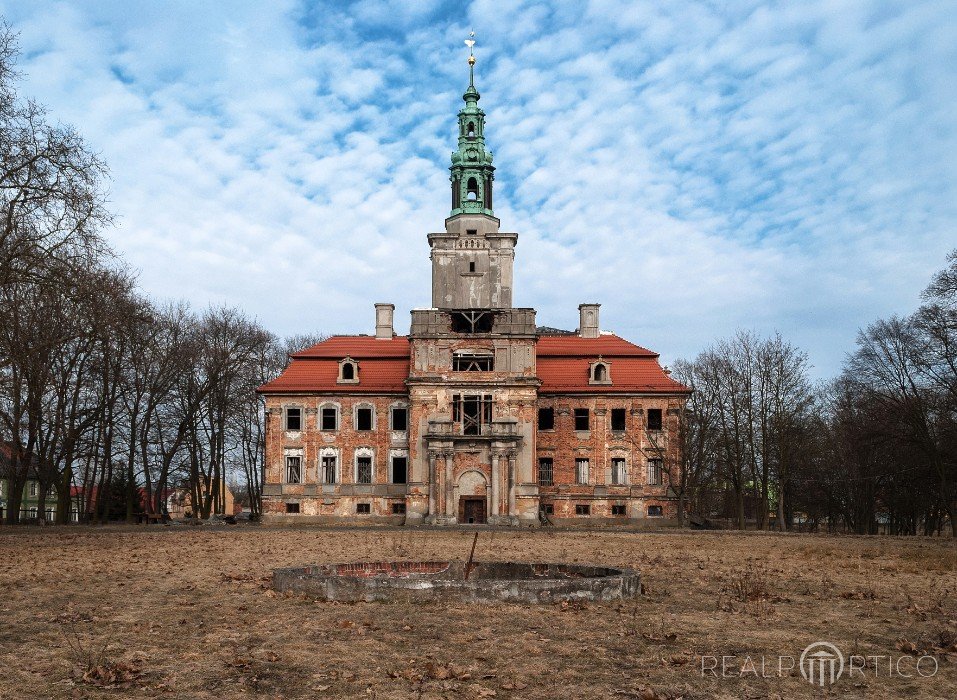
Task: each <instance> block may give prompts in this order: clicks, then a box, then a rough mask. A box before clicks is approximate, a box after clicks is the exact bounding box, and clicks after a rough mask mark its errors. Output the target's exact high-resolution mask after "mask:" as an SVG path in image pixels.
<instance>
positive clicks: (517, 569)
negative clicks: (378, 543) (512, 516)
mask: <svg viewBox="0 0 957 700" xmlns="http://www.w3.org/2000/svg"><path fill="white" fill-rule="evenodd" d="M465 568H466V563H465V562H463V561H423V562H407V561H396V562H359V563H354V564H315V565H312V566H301V567H294V568H289V569H276V570H275V571H273V588H274V589H275V590H277V591H296V592H300V593H308V594H309V595H313V596H316V597H318V598H321V599H324V600H340V601H359V600H365V601H390V600H399V601H412V602H423V601H430V600H465V601H469V602H497V601H505V602H512V603H551V602H556V601H563V600H564V601H573V600H582V601H603V600H621V599H622V598H632V597H634V596H636V595H638V593H639V592H640V588H641V586H640V581H639V575H638V572H637V571H634V570H632V569H613V568H609V567H605V566H589V565H582V564H536V563H530V562H494V561H479V562H473V563H472V566H471V569H470V570H469V575H468V578H466V577H465Z"/></svg>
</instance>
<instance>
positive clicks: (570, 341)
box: [535, 333, 658, 357]
mask: <svg viewBox="0 0 957 700" xmlns="http://www.w3.org/2000/svg"><path fill="white" fill-rule="evenodd" d="M535 353H536V355H537V356H538V357H546V356H552V355H556V356H562V357H594V356H596V355H602V356H604V357H658V353H656V352H652V351H651V350H648V349H646V348H643V347H641V346H639V345H635V344H634V343H629V342H628V341H627V340H625V339H624V338H619V337H618V336H617V335H614V334H611V333H604V334H602V335H600V336H598V337H597V338H582V337H581V336H580V335H543V336H539V338H538V343H537V344H536V346H535Z"/></svg>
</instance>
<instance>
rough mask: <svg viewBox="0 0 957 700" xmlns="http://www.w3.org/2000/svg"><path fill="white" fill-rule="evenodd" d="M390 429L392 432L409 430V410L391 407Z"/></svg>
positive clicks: (401, 407)
mask: <svg viewBox="0 0 957 700" xmlns="http://www.w3.org/2000/svg"><path fill="white" fill-rule="evenodd" d="M392 429H393V430H408V429H409V409H407V408H405V407H403V406H393V407H392Z"/></svg>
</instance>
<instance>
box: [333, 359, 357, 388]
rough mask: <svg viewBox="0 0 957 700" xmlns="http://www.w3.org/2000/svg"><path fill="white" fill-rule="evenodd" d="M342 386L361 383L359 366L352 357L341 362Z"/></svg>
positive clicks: (340, 375) (340, 380)
mask: <svg viewBox="0 0 957 700" xmlns="http://www.w3.org/2000/svg"><path fill="white" fill-rule="evenodd" d="M337 381H338V382H339V383H340V384H358V383H359V364H358V363H357V362H356V361H355V360H353V359H352V358H351V357H347V358H345V359H343V360H340V361H339V379H338V380H337Z"/></svg>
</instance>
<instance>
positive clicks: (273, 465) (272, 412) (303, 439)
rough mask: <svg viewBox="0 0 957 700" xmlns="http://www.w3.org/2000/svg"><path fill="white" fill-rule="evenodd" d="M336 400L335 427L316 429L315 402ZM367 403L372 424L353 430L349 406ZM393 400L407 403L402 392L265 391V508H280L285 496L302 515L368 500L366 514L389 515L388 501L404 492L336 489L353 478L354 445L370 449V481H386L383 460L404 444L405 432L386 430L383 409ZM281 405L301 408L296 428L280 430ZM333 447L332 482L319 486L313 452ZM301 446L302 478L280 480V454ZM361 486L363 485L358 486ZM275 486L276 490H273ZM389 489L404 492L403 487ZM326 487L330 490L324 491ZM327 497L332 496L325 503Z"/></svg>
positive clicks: (351, 507) (348, 508)
mask: <svg viewBox="0 0 957 700" xmlns="http://www.w3.org/2000/svg"><path fill="white" fill-rule="evenodd" d="M323 404H326V405H328V404H336V405H337V406H338V407H339V424H338V429H337V430H335V431H324V430H320V429H319V407H320V406H321V405H323ZM360 405H361V406H370V407H372V408H373V409H374V416H375V418H374V422H373V430H357V429H356V424H355V416H356V413H355V408H356V407H357V406H360ZM394 405H404V406H406V407H408V399H407V397H405V396H403V395H398V394H393V395H383V396H366V395H350V394H339V395H335V396H331V395H330V396H295V395H289V396H285V395H283V396H277V395H273V396H267V397H266V409H267V415H266V430H267V434H266V473H265V479H264V485H265V486H266V488H265V489H264V490H265V491H266V494H267V495H264V498H263V510H264V512H266V513H285V512H286V505H285V504H286V503H287V502H289V501H294V502H298V503H299V504H300V512H301V513H302V514H304V515H330V516H332V515H335V516H355V514H356V508H355V504H356V503H370V505H371V506H372V512H371V515H373V516H375V515H379V516H384V515H389V516H391V515H392V508H391V504H392V503H394V502H404V501H405V499H404V495H400V494H398V493H396V494H389V495H386V494H381V493H379V494H373V493H362V494H354V493H353V494H349V495H343V494H342V491H343V489H342V486H348V485H354V484H355V483H356V478H355V477H356V473H355V463H356V460H355V458H356V451H357V450H359V449H363V448H364V449H371V451H372V466H373V477H372V482H373V485H385V484H388V483H389V462H390V455H391V454H392V451H393V450H406V451H407V450H408V432H407V431H405V432H398V431H392V430H390V416H389V411H390V409H391V408H392V406H394ZM286 407H299V408H302V409H303V415H302V430H300V431H296V432H291V431H286V430H284V427H285V426H284V425H283V419H284V418H283V417H284V409H285V408H286ZM326 447H330V448H336V449H337V451H338V458H339V461H338V468H339V474H338V484H337V485H336V486H335V487H333V488H332V489H329V488H328V487H326V488H325V489H324V488H323V486H322V485H321V484H320V476H319V455H320V453H321V451H322V449H323V448H326ZM297 449H301V450H302V457H303V479H302V482H303V483H301V484H286V483H284V479H285V474H284V471H285V454H286V451H287V450H297ZM364 488H367V487H364ZM277 490H281V494H277V493H275V492H276V491H277ZM392 490H393V491H399V492H404V487H396V488H394V489H392ZM325 491H331V492H325ZM327 501H334V502H333V503H327Z"/></svg>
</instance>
